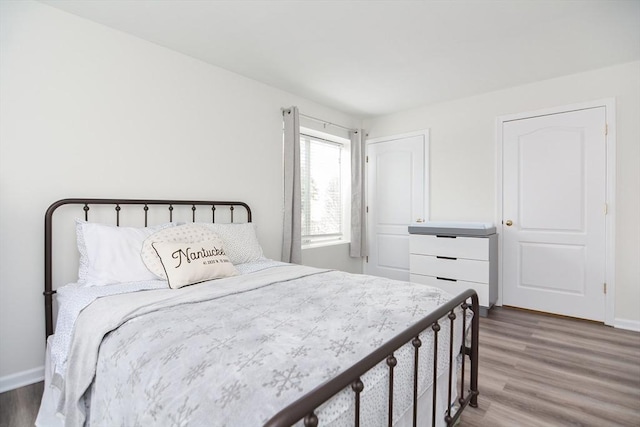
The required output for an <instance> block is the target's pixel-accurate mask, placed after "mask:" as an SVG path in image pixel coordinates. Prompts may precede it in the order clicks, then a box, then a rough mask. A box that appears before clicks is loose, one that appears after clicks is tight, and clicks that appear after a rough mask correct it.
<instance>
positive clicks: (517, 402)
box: [0, 308, 640, 427]
mask: <svg viewBox="0 0 640 427" xmlns="http://www.w3.org/2000/svg"><path fill="white" fill-rule="evenodd" d="M479 382H480V396H479V399H478V403H479V407H478V408H467V409H466V410H465V412H464V414H463V416H462V421H461V422H460V424H459V426H460V427H469V426H487V427H489V426H491V427H499V426H518V427H527V426H536V427H539V426H597V427H605V426H607V427H608V426H628V427H639V426H640V333H637V332H630V331H623V330H619V329H613V328H610V327H607V326H603V325H601V324H597V323H592V322H587V321H581V320H574V319H566V318H560V317H555V316H548V315H543V314H539V313H532V312H528V311H522V310H516V309H511V308H495V309H493V310H492V311H491V313H490V314H489V317H488V318H481V319H480V381H479ZM42 387H43V386H42V383H37V384H33V385H31V386H27V387H23V388H21V389H17V390H13V391H10V392H6V393H2V394H0V427H22V426H32V425H33V422H34V421H35V417H36V414H37V411H38V407H39V404H40V396H41V394H42Z"/></svg>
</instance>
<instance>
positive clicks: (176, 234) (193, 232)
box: [141, 224, 218, 280]
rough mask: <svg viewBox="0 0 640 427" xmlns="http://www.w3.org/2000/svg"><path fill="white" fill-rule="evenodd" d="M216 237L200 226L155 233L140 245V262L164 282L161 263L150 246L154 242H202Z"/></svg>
mask: <svg viewBox="0 0 640 427" xmlns="http://www.w3.org/2000/svg"><path fill="white" fill-rule="evenodd" d="M217 238H218V235H217V234H216V233H214V232H213V230H211V229H210V228H208V227H205V226H204V225H202V224H184V225H178V226H176V227H170V228H165V229H163V230H160V231H156V232H155V233H153V234H152V235H151V236H149V237H147V238H146V239H145V241H144V242H143V243H142V253H141V255H142V261H143V262H144V263H145V265H146V266H147V268H148V269H149V270H150V271H151V272H152V273H153V274H155V275H156V276H158V277H160V278H162V279H164V280H166V279H167V275H166V273H165V272H164V267H163V266H162V262H160V257H159V256H158V254H157V252H156V250H155V249H154V248H153V246H152V244H153V243H155V242H204V241H207V240H212V239H217Z"/></svg>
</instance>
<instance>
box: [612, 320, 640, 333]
mask: <svg viewBox="0 0 640 427" xmlns="http://www.w3.org/2000/svg"><path fill="white" fill-rule="evenodd" d="M613 327H614V328H619V329H627V330H629V331H635V332H640V320H627V319H615V320H614V323H613Z"/></svg>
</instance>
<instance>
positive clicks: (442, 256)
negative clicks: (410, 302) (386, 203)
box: [409, 223, 498, 316]
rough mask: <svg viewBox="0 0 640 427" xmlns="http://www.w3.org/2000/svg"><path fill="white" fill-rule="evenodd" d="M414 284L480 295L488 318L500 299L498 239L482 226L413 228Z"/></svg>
mask: <svg viewBox="0 0 640 427" xmlns="http://www.w3.org/2000/svg"><path fill="white" fill-rule="evenodd" d="M409 233H410V235H409V251H410V257H409V270H410V274H411V276H410V280H411V281H412V282H415V283H424V284H427V285H431V286H435V287H438V288H441V289H444V290H446V291H448V292H449V293H452V294H454V295H455V294H458V293H460V292H462V291H465V290H467V289H470V288H471V289H474V290H475V291H476V292H477V293H478V299H479V302H480V306H481V309H480V314H481V315H482V316H486V315H487V312H488V310H489V309H490V308H491V307H492V306H493V304H495V302H496V300H497V299H498V236H497V234H495V227H493V226H492V225H490V224H482V223H423V224H419V225H413V226H410V227H409Z"/></svg>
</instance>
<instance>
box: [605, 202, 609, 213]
mask: <svg viewBox="0 0 640 427" xmlns="http://www.w3.org/2000/svg"><path fill="white" fill-rule="evenodd" d="M608 213H609V205H608V204H607V203H605V204H604V214H605V215H607V214H608Z"/></svg>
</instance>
